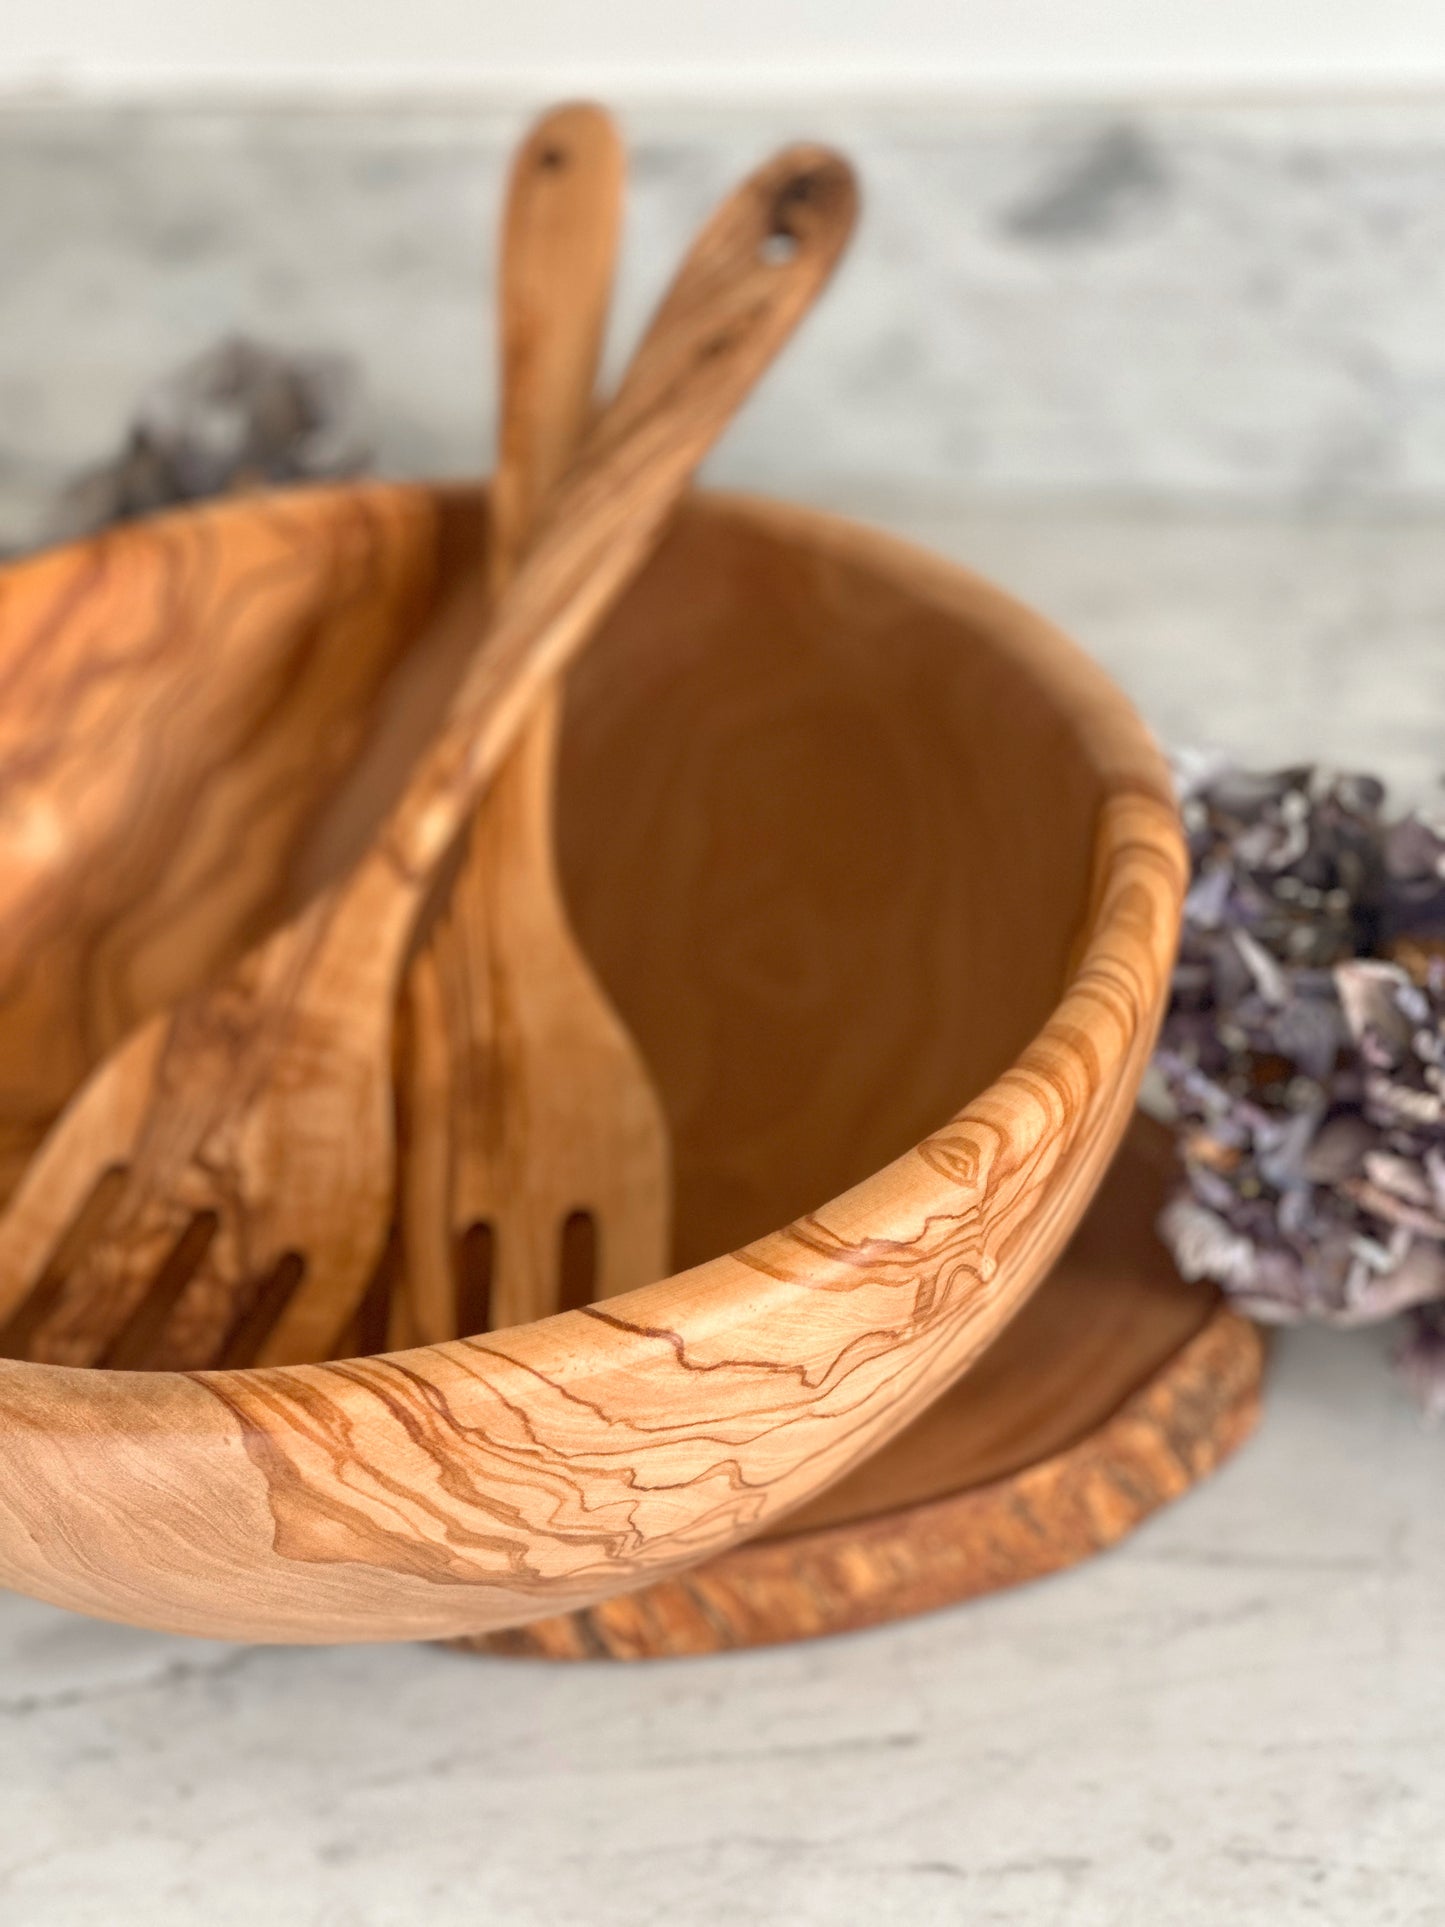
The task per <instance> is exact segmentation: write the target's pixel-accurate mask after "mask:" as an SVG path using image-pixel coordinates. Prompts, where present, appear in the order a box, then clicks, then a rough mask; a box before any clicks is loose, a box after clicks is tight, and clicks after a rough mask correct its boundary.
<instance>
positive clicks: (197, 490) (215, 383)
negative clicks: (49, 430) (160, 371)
mask: <svg viewBox="0 0 1445 1927" xmlns="http://www.w3.org/2000/svg"><path fill="white" fill-rule="evenodd" d="M359 393H360V389H359V383H358V381H357V378H356V374H355V371H354V369H353V367H352V365H351V363H350V362H349V361H347V360H346V359H345V358H344V357H342V356H339V355H293V354H287V353H284V352H282V351H281V350H279V349H276V348H270V347H266V346H263V345H262V344H261V343H259V342H256V341H249V340H246V339H245V338H243V337H240V336H236V337H232V338H231V339H228V340H225V341H222V342H220V343H219V344H218V345H217V346H216V347H214V348H211V349H209V350H208V351H207V352H206V353H205V354H203V355H201V356H199V357H198V358H197V359H196V360H194V361H191V362H188V363H187V364H186V365H185V366H184V367H182V368H179V369H176V370H175V371H174V372H173V373H171V374H168V375H166V376H164V377H163V378H162V379H161V380H160V381H158V382H156V383H155V384H154V385H153V386H152V387H151V388H150V389H148V390H147V392H146V393H145V394H144V395H142V397H141V399H140V402H139V404H138V405H137V408H136V411H135V414H134V416H133V417H132V420H131V425H130V428H129V430H128V432H127V434H126V438H125V441H124V443H123V445H122V447H121V448H120V450H119V451H118V452H117V454H116V455H115V456H114V457H113V458H112V459H111V460H110V461H108V462H105V463H103V464H101V466H100V467H98V468H94V469H91V470H89V471H87V472H86V473H85V474H83V475H80V476H78V477H77V478H76V480H75V481H73V482H72V483H70V485H69V486H68V487H67V488H66V489H65V490H64V492H63V494H62V495H61V497H60V500H59V502H58V503H57V504H56V507H55V510H54V512H53V513H52V515H51V517H50V521H49V524H48V527H47V530H46V535H47V537H48V538H49V539H50V540H52V541H63V540H67V539H69V538H71V537H74V536H78V535H87V534H89V533H90V532H91V531H92V530H95V529H101V528H105V527H108V526H109V525H110V524H111V523H113V522H123V521H127V520H129V519H130V518H131V517H133V516H137V515H146V514H149V513H151V512H152V511H154V510H156V509H161V508H167V507H170V506H171V505H173V504H175V503H180V502H192V501H199V500H202V499H203V498H205V497H208V496H213V495H223V494H226V493H228V492H229V491H231V490H232V489H238V488H255V487H262V486H267V485H270V484H273V483H284V482H299V481H316V480H321V479H324V478H326V477H329V476H342V475H351V474H355V473H357V472H358V471H359V470H361V469H362V468H364V467H365V465H366V462H367V459H368V450H367V446H366V443H365V441H364V439H363V437H362V433H361V428H360V400H359Z"/></svg>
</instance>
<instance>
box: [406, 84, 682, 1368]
mask: <svg viewBox="0 0 1445 1927" xmlns="http://www.w3.org/2000/svg"><path fill="white" fill-rule="evenodd" d="M623 175H624V157H623V149H622V143H621V140H620V138H619V136H618V133H617V130H616V127H615V126H614V124H613V122H612V120H611V118H610V116H609V115H607V114H606V113H604V111H603V110H602V109H601V108H600V107H591V106H586V105H574V106H567V107H560V108H556V109H554V110H553V111H552V112H550V113H548V114H545V115H543V117H542V119H541V120H540V121H538V123H537V124H536V126H535V127H534V128H533V129H532V130H531V132H530V133H529V134H528V136H527V138H526V139H525V140H524V142H523V143H522V145H521V147H520V148H519V149H518V152H517V156H516V159H515V161H514V162H513V166H512V172H511V178H510V181H509V184H508V192H507V207H506V214H505V217H504V221H503V233H502V250H501V265H500V276H499V282H500V300H499V307H500V313H499V333H500V340H501V377H502V378H501V410H500V433H499V437H498V459H497V469H496V474H495V476H494V478H493V481H492V488H491V511H492V528H491V551H490V553H491V563H492V583H493V587H494V590H495V592H496V593H497V594H501V593H502V592H503V591H504V590H505V588H506V584H507V582H508V580H509V579H510V578H511V576H512V575H513V574H514V573H515V571H516V568H517V565H518V563H519V562H520V560H521V558H522V556H523V554H524V553H525V551H526V547H527V543H528V539H529V537H530V535H531V532H532V529H533V527H534V526H535V523H536V520H537V516H538V513H539V511H540V509H541V507H542V504H543V502H544V501H545V499H546V496H547V494H548V491H549V490H550V489H551V488H552V487H553V486H554V485H555V483H556V482H557V480H558V478H559V477H560V476H561V475H562V474H563V473H564V471H565V470H566V468H567V466H568V464H569V463H570V462H571V460H572V459H573V456H574V454H575V452H576V448H577V444H578V443H579V442H580V440H581V438H582V435H583V432H584V430H585V429H586V427H587V424H588V422H589V420H590V418H591V415H592V408H593V400H592V397H593V387H594V383H595V381H596V375H597V363H598V358H599V354H600V350H601V346H602V338H603V333H604V329H605V324H606V318H607V311H608V307H609V305H610V301H611V294H612V276H613V267H614V263H615V259H616V253H617V241H618V232H619V228H620V225H621V222H620V216H621V209H622V189H623ZM560 698H561V692H560V689H559V688H557V687H553V688H551V689H548V690H545V691H544V692H543V694H542V695H541V696H540V697H539V698H538V700H537V703H536V705H535V707H534V708H533V711H532V714H531V716H530V718H529V720H528V723H527V727H526V730H525V733H524V734H523V736H522V738H521V740H520V741H519V742H518V744H517V746H516V748H515V749H514V750H513V751H512V753H511V755H510V756H509V757H508V759H507V761H506V763H505V764H504V765H503V767H502V768H501V769H500V770H499V771H498V773H497V776H496V780H495V781H494V782H493V784H492V786H491V788H490V790H489V791H488V792H487V795H486V797H485V798H484V800H483V802H482V804H481V806H480V807H479V809H478V810H477V813H476V817H475V819H474V821H473V823H472V826H471V830H470V833H469V837H468V845H467V854H466V857H465V860H464V862H463V864H462V867H461V870H460V871H459V873H458V875H457V878H456V880H455V882H454V883H453V885H452V887H451V891H450V894H449V895H448V897H447V900H446V903H445V906H444V908H443V909H442V911H441V914H440V915H439V917H438V918H437V921H436V923H435V924H434V925H433V926H432V928H431V930H430V932H429V933H428V936H427V939H426V941H425V943H424V945H423V947H422V948H421V950H420V951H419V953H418V955H417V956H416V958H415V959H414V961H413V963H412V965H411V967H410V969H409V971H408V973H407V980H406V1003H405V1010H404V1021H403V1025H402V1035H403V1036H404V1037H405V1039H406V1040H407V1041H406V1048H405V1051H404V1053H403V1057H404V1063H403V1070H402V1073H401V1076H402V1083H403V1091H402V1104H401V1117H402V1120H403V1126H404V1128H403V1134H402V1143H401V1172H400V1180H399V1182H400V1196H401V1207H400V1216H401V1227H402V1254H403V1256H402V1270H403V1273H404V1275H405V1283H406V1288H405V1292H404V1293H402V1294H398V1295H397V1297H396V1298H395V1299H394V1301H393V1302H394V1305H395V1306H397V1307H399V1308H400V1310H401V1312H402V1314H403V1318H402V1319H398V1318H395V1317H394V1318H393V1321H392V1335H393V1340H394V1342H395V1341H399V1340H401V1339H403V1338H404V1339H406V1340H408V1341H412V1342H422V1343H432V1342H434V1341H435V1340H438V1339H443V1338H454V1337H456V1336H457V1335H458V1334H459V1333H461V1332H470V1331H482V1330H485V1329H486V1328H487V1327H488V1326H489V1325H492V1326H500V1325H508V1324H520V1323H521V1322H523V1321H524V1320H525V1319H528V1318H539V1317H541V1316H543V1315H544V1314H545V1313H547V1312H549V1311H556V1310H558V1309H559V1308H563V1307H565V1306H566V1305H567V1304H568V1303H571V1302H585V1301H586V1300H587V1299H589V1298H591V1297H592V1296H594V1295H596V1296H598V1297H607V1296H611V1295H612V1294H613V1293H615V1292H618V1291H626V1290H628V1289H630V1288H631V1287H632V1286H633V1285H640V1284H646V1283H647V1282H648V1281H649V1280H651V1279H653V1278H660V1277H661V1276H662V1275H663V1273H664V1271H665V1270H666V1269H667V1236H668V1203H669V1164H670V1147H669V1144H668V1133H667V1125H666V1122H665V1120H664V1118H663V1115H662V1107H661V1104H660V1102H659V1101H658V1097H657V1093H656V1091H655V1090H654V1089H653V1085H652V1080H651V1078H650V1076H649V1075H648V1071H647V1067H646V1065H645V1064H644V1063H643V1061H642V1058H641V1056H640V1055H639V1053H638V1049H637V1046H636V1045H635V1044H634V1043H633V1041H632V1038H631V1037H630V1036H629V1034H628V1032H627V1030H626V1028H625V1027H624V1025H623V1024H622V1021H621V1019H620V1018H619V1017H618V1015H617V1013H616V1012H615V1011H614V1010H613V1008H612V1006H611V1004H610V1003H609V1002H608V1001H607V998H606V996H605V994H604V992H603V990H602V987H601V985H600V984H599V983H598V982H597V979H596V977H595V976H594V975H593V973H592V970H591V967H590V965H589V964H588V962H587V960H586V958H585V957H584V956H583V954H582V951H581V949H580V948H579V946H578V944H577V940H576V938H575V937H574V936H573V934H572V931H571V928H570V926H569V924H568V921H567V912H566V907H565V905H564V903H563V899H562V887H561V883H560V880H559V878H558V876H557V868H556V857H555V853H554V848H553V828H552V798H553V783H554V762H555V749H556V735H557V727H558V721H559V712H560V707H561V702H560Z"/></svg>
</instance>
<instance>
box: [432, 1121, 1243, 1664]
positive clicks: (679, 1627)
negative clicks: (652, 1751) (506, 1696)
mask: <svg viewBox="0 0 1445 1927" xmlns="http://www.w3.org/2000/svg"><path fill="white" fill-rule="evenodd" d="M1170 1169H1171V1151H1170V1146H1169V1140H1168V1137H1167V1135H1166V1134H1165V1133H1164V1132H1163V1131H1162V1130H1160V1129H1159V1127H1158V1126H1155V1125H1151V1124H1149V1123H1148V1122H1146V1121H1145V1120H1143V1119H1141V1120H1139V1121H1138V1122H1137V1123H1136V1124H1135V1126H1134V1127H1133V1129H1132V1130H1131V1133H1130V1135H1129V1137H1128V1139H1127V1140H1126V1142H1125V1145H1124V1148H1123V1150H1122V1151H1121V1152H1120V1155H1119V1157H1118V1159H1117V1161H1116V1162H1115V1164H1114V1167H1113V1169H1112V1170H1111V1171H1110V1173H1109V1175H1108V1177H1107V1178H1106V1179H1105V1181H1104V1184H1103V1185H1102V1187H1101V1188H1100V1191H1099V1193H1098V1196H1097V1197H1096V1199H1095V1201H1094V1204H1093V1206H1092V1207H1091V1209H1090V1212H1089V1215H1088V1217H1087V1218H1086V1219H1085V1220H1084V1223H1083V1225H1082V1227H1081V1228H1080V1230H1079V1232H1078V1233H1077V1234H1076V1236H1075V1238H1074V1240H1073V1243H1072V1244H1071V1245H1070V1246H1069V1249H1068V1251H1067V1252H1066V1253H1065V1254H1064V1257H1063V1258H1062V1259H1061V1260H1060V1262H1059V1264H1058V1265H1057V1266H1056V1268H1055V1269H1054V1271H1053V1273H1052V1274H1051V1275H1050V1277H1049V1278H1048V1280H1047V1281H1046V1283H1045V1284H1044V1285H1043V1286H1042V1287H1041V1288H1040V1289H1039V1291H1038V1292H1037V1293H1036V1294H1035V1295H1034V1297H1033V1299H1032V1300H1031V1301H1030V1303H1029V1304H1028V1305H1027V1306H1026V1307H1025V1309H1024V1310H1023V1311H1022V1312H1021V1313H1020V1314H1019V1316H1018V1317H1017V1318H1016V1319H1015V1320H1014V1322H1013V1323H1012V1324H1011V1325H1010V1326H1009V1327H1008V1328H1007V1330H1005V1332H1004V1333H1003V1335H1002V1337H1000V1338H999V1339H998V1340H997V1341H996V1342H995V1344H994V1345H993V1346H992V1347H991V1348H990V1350H989V1351H988V1352H987V1353H986V1354H985V1355H984V1357H983V1358H982V1359H981V1360H980V1361H979V1362H978V1364H977V1365H975V1366H974V1367H973V1369H972V1370H971V1371H969V1372H968V1373H967V1374H966V1375H965V1376H964V1377H963V1378H962V1379H961V1380H960V1381H959V1382H958V1383H957V1384H956V1385H955V1386H953V1388H952V1389H951V1390H950V1391H948V1392H947V1393H945V1394H944V1396H943V1397H942V1398H941V1399H940V1400H939V1401H938V1403H937V1404H936V1405H934V1406H932V1407H931V1408H930V1409H929V1410H928V1411H927V1412H925V1413H924V1414H923V1415H922V1417H921V1418H919V1419H918V1420H916V1421H915V1423H914V1424H913V1425H911V1426H910V1427H909V1428H908V1430H907V1431H905V1432H903V1433H902V1434H901V1435H900V1436H899V1437H898V1438H896V1439H895V1440H894V1441H893V1442H892V1444H891V1445H888V1446H886V1447H885V1448H884V1449H883V1450H882V1451H881V1452H879V1453H877V1454H876V1455H875V1456H874V1457H873V1458H871V1459H869V1460H868V1461H866V1462H865V1463H864V1464H863V1465H860V1466H858V1467H857V1468H856V1469H855V1470H854V1471H853V1472H851V1473H850V1474H849V1475H848V1476H847V1477H846V1478H845V1479H843V1480H842V1481H840V1483H839V1484H837V1485H835V1486H834V1487H832V1488H831V1490H829V1491H827V1492H825V1493H823V1494H822V1495H821V1497H819V1498H817V1499H814V1500H813V1501H812V1502H811V1503H810V1504H808V1505H807V1506H805V1507H803V1508H801V1509H800V1510H799V1511H797V1512H795V1513H793V1514H791V1515H790V1516H789V1517H788V1518H787V1519H786V1520H784V1521H783V1522H782V1523H781V1524H779V1525H778V1526H777V1527H775V1528H774V1529H773V1530H772V1531H770V1532H768V1533H765V1534H763V1535H762V1536H761V1537H759V1538H757V1539H755V1540H752V1541H750V1542H749V1543H747V1544H745V1545H741V1546H738V1547H735V1548H734V1549H733V1550H732V1551H730V1552H727V1553H724V1554H722V1555H721V1556H720V1557H718V1558H715V1559H711V1560H708V1561H707V1562H705V1563H704V1564H702V1565H700V1566H697V1567H695V1568H694V1569H693V1570H692V1571H691V1572H687V1573H684V1574H682V1575H680V1576H678V1577H676V1578H672V1579H667V1580H663V1581H659V1582H658V1583H656V1584H654V1585H650V1586H646V1587H644V1588H642V1589H641V1590H640V1591H638V1592H633V1593H626V1594H623V1595H621V1596H619V1597H617V1598H613V1599H607V1600H604V1601H603V1602H602V1603H601V1604H600V1605H597V1606H593V1607H590V1608H589V1609H588V1610H587V1611H585V1612H574V1613H567V1614H563V1615H559V1616H557V1617H554V1618H550V1619H541V1620H536V1621H534V1622H533V1623H532V1624H531V1625H527V1626H519V1627H515V1628H512V1629H510V1630H508V1631H506V1632H499V1633H491V1634H484V1635H480V1636H478V1637H476V1638H474V1639H462V1640H455V1641H451V1642H449V1643H450V1644H452V1645H453V1646H455V1647H457V1648H459V1649H461V1650H464V1651H470V1652H479V1653H500V1654H508V1655H517V1656H526V1657H532V1658H547V1659H658V1658H667V1657H674V1656H681V1655H686V1654H698V1653H713V1652H724V1651H728V1650H730V1649H733V1648H736V1647H743V1646H768V1645H775V1644H778V1643H780V1642H782V1641H785V1640H795V1639H813V1638H817V1637H819V1636H821V1635H823V1634H825V1633H841V1632H849V1631H852V1630H854V1629H856V1628H859V1627H863V1626H872V1625H877V1624H880V1623H881V1622H883V1621H885V1620H890V1619H902V1618H906V1617H907V1616H908V1615H910V1614H912V1613H920V1612H929V1611H931V1610H933V1609H934V1608H935V1607H939V1606H945V1605H950V1604H953V1603H956V1602H957V1601H959V1600H964V1599H974V1598H977V1597H979V1596H980V1595H981V1594H984V1593H989V1592H996V1591H998V1590H1000V1589H1001V1588H1003V1587H1006V1586H1016V1585H1020V1584H1022V1583H1023V1581H1025V1580H1028V1579H1037V1578H1039V1577H1041V1576H1042V1575H1043V1574H1045V1573H1050V1572H1057V1571H1059V1570H1061V1569H1062V1568H1063V1567H1066V1566H1071V1565H1075V1564H1077V1563H1078V1562H1079V1561H1080V1560H1082V1559H1087V1558H1090V1557H1092V1556H1093V1555H1094V1554H1095V1553H1098V1552H1102V1551H1104V1550H1105V1549H1106V1548H1108V1547H1109V1546H1112V1545H1115V1544H1116V1543H1117V1542H1118V1541H1119V1540H1120V1539H1122V1538H1124V1537H1125V1536H1126V1535H1127V1534H1128V1533H1130V1532H1132V1531H1133V1530H1134V1528H1135V1527H1136V1526H1137V1525H1139V1524H1140V1523H1141V1522H1142V1521H1143V1520H1144V1519H1146V1518H1147V1517H1148V1516H1149V1514H1150V1513H1152V1512H1154V1511H1157V1509H1158V1508H1159V1507H1160V1506H1162V1505H1166V1504H1168V1502H1169V1501H1170V1500H1172V1499H1177V1498H1179V1497H1180V1496H1181V1495H1182V1494H1183V1493H1185V1492H1187V1491H1188V1490H1189V1488H1190V1487H1191V1486H1192V1485H1194V1484H1196V1483H1197V1482H1198V1481H1199V1480H1200V1479H1202V1478H1204V1477H1206V1476H1207V1474H1209V1473H1210V1472H1212V1471H1213V1470H1214V1469H1215V1467H1216V1466H1218V1465H1219V1464H1220V1463H1221V1461H1222V1460H1224V1459H1225V1458H1227V1457H1228V1455H1229V1454H1230V1453H1231V1452H1232V1451H1233V1450H1234V1449H1235V1447H1236V1446H1237V1445H1239V1444H1240V1443H1241V1442H1242V1441H1243V1440H1244V1439H1245V1438H1246V1437H1248V1435H1249V1433H1250V1432H1251V1431H1252V1430H1253V1428H1254V1425H1255V1422H1256V1419H1257V1417H1258V1414H1259V1401H1260V1385H1261V1378H1262V1373H1263V1365H1264V1340H1263V1336H1262V1334H1261V1333H1260V1332H1259V1331H1258V1329H1257V1328H1256V1327H1255V1326H1253V1325H1251V1324H1250V1323H1249V1322H1248V1321H1247V1320H1245V1319H1243V1318H1240V1317H1238V1316H1237V1315H1236V1314H1235V1313H1234V1312H1232V1311H1230V1310H1229V1309H1228V1308H1227V1307H1226V1306H1225V1305H1224V1303H1223V1302H1222V1300H1221V1299H1220V1296H1219V1294H1218V1292H1216V1291H1215V1290H1214V1289H1213V1288H1212V1287H1208V1286H1201V1285H1189V1284H1185V1283H1184V1282H1183V1280H1182V1279H1181V1278H1180V1277H1179V1275H1178V1273H1177V1272H1176V1271H1175V1270H1174V1268H1173V1265H1172V1264H1171V1262H1170V1260H1169V1257H1168V1254H1167V1253H1166V1252H1165V1250H1164V1248H1163V1246H1162V1245H1161V1244H1160V1242H1159V1240H1158V1238H1157V1237H1156V1235H1155V1232H1154V1219H1155V1216H1156V1214H1157V1211H1158V1208H1159V1204H1160V1201H1161V1197H1162V1194H1163V1191H1164V1187H1165V1185H1166V1183H1167V1180H1168V1176H1169V1173H1170Z"/></svg>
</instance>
